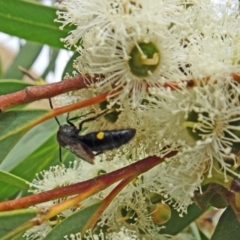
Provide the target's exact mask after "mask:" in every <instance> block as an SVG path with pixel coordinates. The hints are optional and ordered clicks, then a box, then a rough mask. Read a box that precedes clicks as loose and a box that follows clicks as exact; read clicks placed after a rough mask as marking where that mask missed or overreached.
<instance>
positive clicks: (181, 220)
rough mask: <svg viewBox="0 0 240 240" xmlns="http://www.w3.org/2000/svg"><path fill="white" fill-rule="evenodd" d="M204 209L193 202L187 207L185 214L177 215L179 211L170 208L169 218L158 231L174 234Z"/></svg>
mask: <svg viewBox="0 0 240 240" xmlns="http://www.w3.org/2000/svg"><path fill="white" fill-rule="evenodd" d="M204 212H205V210H200V209H199V208H198V207H197V206H196V205H195V204H192V205H190V206H189V207H188V209H187V214H184V216H183V217H180V216H179V212H177V211H176V210H175V209H173V208H172V216H171V219H170V220H169V221H168V222H167V223H166V224H164V226H165V228H164V229H162V230H161V231H160V233H161V234H170V235H176V234H178V233H180V232H181V231H182V230H183V229H184V228H186V227H187V226H188V225H189V224H190V223H191V222H193V221H194V220H195V219H197V218H198V217H199V216H201V215H202V214H203V213H204Z"/></svg>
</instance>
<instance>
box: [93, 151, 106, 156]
mask: <svg viewBox="0 0 240 240" xmlns="http://www.w3.org/2000/svg"><path fill="white" fill-rule="evenodd" d="M103 153H104V152H103V151H99V152H96V153H95V154H94V156H98V155H100V154H103Z"/></svg>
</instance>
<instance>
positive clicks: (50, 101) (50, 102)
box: [48, 98, 61, 126]
mask: <svg viewBox="0 0 240 240" xmlns="http://www.w3.org/2000/svg"><path fill="white" fill-rule="evenodd" d="M48 100H49V104H50V107H51V109H53V105H52V100H51V98H49V99H48ZM54 118H55V120H56V122H57V124H58V125H59V126H61V124H60V122H59V121H58V119H57V117H54Z"/></svg>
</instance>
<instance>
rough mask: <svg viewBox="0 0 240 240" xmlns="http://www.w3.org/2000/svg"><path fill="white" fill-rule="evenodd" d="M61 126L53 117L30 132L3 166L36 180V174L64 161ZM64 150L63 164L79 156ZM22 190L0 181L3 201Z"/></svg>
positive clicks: (12, 172) (16, 173) (29, 179)
mask: <svg viewBox="0 0 240 240" xmlns="http://www.w3.org/2000/svg"><path fill="white" fill-rule="evenodd" d="M57 128H58V125H57V124H56V122H55V120H53V119H51V120H49V121H46V122H44V123H42V124H39V125H38V126H36V127H34V128H33V129H31V130H30V131H28V132H27V133H26V134H25V135H24V136H23V138H22V139H21V140H20V141H19V142H18V143H17V144H16V146H14V148H13V149H12V151H11V152H10V153H9V154H8V155H7V157H6V158H5V160H4V161H3V162H2V164H1V165H0V169H2V170H4V171H9V172H10V173H11V174H14V175H16V176H18V177H21V178H24V179H26V180H27V181H32V179H33V178H35V175H36V173H39V172H40V171H42V170H47V169H48V168H49V167H50V166H52V165H58V164H60V162H59V152H58V148H59V147H58V143H57V140H56V132H57ZM62 153H63V155H62V159H63V163H64V164H66V165H68V163H69V162H70V161H73V160H74V159H75V156H74V155H73V154H71V153H70V152H69V151H67V150H66V151H65V150H63V151H62ZM19 191H20V189H19V187H15V186H13V185H10V184H8V183H5V182H2V181H0V200H6V199H10V198H13V197H15V196H16V195H18V194H19ZM25 194H26V192H21V196H22V195H25Z"/></svg>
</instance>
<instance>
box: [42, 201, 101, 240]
mask: <svg viewBox="0 0 240 240" xmlns="http://www.w3.org/2000/svg"><path fill="white" fill-rule="evenodd" d="M99 206H100V203H96V204H94V205H92V206H89V207H87V208H84V209H83V210H81V211H77V212H76V213H74V214H72V215H71V216H69V217H68V218H66V219H64V220H63V221H62V222H61V223H60V224H58V225H57V226H56V227H54V228H53V230H52V231H51V232H50V233H49V234H48V235H47V236H46V237H45V238H44V240H53V239H64V236H66V235H70V234H76V233H79V232H81V230H83V228H84V227H85V225H86V223H87V222H88V220H89V219H90V218H91V217H92V215H93V214H94V213H95V211H96V210H97V209H98V208H99Z"/></svg>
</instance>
